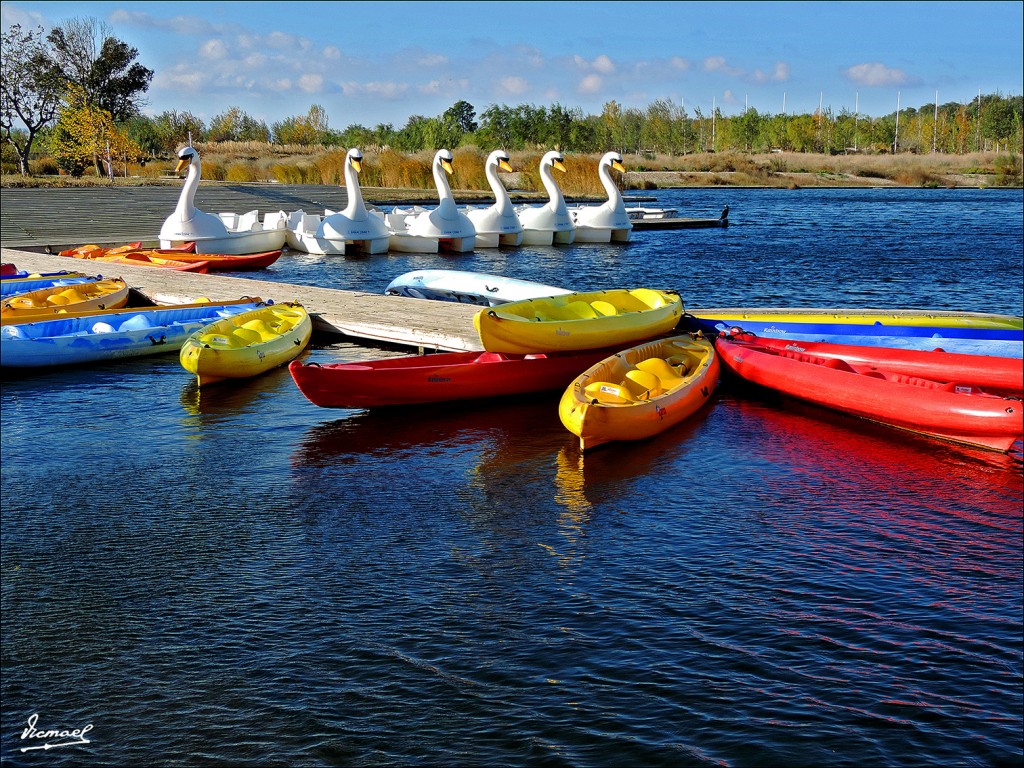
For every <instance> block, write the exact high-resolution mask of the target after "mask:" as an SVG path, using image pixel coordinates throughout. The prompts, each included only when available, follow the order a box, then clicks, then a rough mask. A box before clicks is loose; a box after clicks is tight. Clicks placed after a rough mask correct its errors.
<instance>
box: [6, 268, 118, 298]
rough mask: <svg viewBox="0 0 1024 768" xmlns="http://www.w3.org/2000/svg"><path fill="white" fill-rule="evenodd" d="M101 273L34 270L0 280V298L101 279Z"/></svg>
mask: <svg viewBox="0 0 1024 768" xmlns="http://www.w3.org/2000/svg"><path fill="white" fill-rule="evenodd" d="M102 277H103V276H102V275H87V274H85V273H84V272H35V273H33V274H30V275H25V276H24V277H12V278H10V279H8V278H4V279H2V280H0V298H4V299H6V298H7V297H8V296H16V295H17V294H19V293H28V292H29V291H38V290H40V289H41V288H52V287H55V286H58V285H65V286H66V285H77V284H79V283H91V282H94V281H96V280H101V279H102Z"/></svg>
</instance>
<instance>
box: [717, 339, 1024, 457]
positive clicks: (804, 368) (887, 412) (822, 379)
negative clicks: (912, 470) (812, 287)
mask: <svg viewBox="0 0 1024 768" xmlns="http://www.w3.org/2000/svg"><path fill="white" fill-rule="evenodd" d="M715 347H716V349H717V350H718V353H719V356H720V357H721V358H722V365H723V366H724V367H725V368H726V369H727V370H729V371H730V372H732V373H733V374H734V375H736V376H738V377H739V378H741V379H743V380H745V381H748V382H750V383H752V384H756V385H758V386H761V387H766V388H768V389H771V390H774V391H776V392H778V393H780V394H782V395H786V396H789V397H793V398H796V399H798V400H802V401H804V402H808V403H811V404H813V405H817V406H821V407H823V408H828V409H831V410H834V411H839V412H841V413H845V414H848V415H850V416H856V417H858V418H861V419H866V420H868V421H873V422H876V423H879V424H884V425H886V426H890V427H895V428H897V429H902V430H906V431H909V432H914V433H917V434H921V435H925V436H928V437H933V438H938V439H940V440H946V441H950V442H954V443H961V444H965V445H970V446H974V447H979V448H985V449H989V450H993V451H1000V452H1004V453H1005V452H1006V451H1009V450H1010V449H1011V448H1012V447H1013V444H1014V443H1015V442H1016V441H1018V440H1020V439H1021V438H1024V407H1022V403H1021V400H1020V398H1008V397H1003V396H1000V395H996V394H992V393H989V392H986V391H985V390H984V389H982V388H981V387H978V386H976V385H973V384H969V383H961V382H958V381H948V382H946V381H935V380H932V379H926V378H923V377H920V376H914V375H908V374H905V373H897V372H894V371H890V370H887V369H886V368H885V367H884V366H883V365H881V364H879V365H859V364H856V363H853V364H851V363H850V362H847V361H846V360H844V359H843V358H841V357H832V358H825V357H819V356H817V355H814V354H809V353H806V352H802V351H797V350H791V349H774V348H772V347H770V346H766V345H762V344H760V343H759V340H758V339H757V338H753V339H750V338H749V337H748V338H744V337H743V336H742V335H740V336H735V337H731V338H730V337H726V336H719V337H718V338H717V339H716V341H715ZM943 378H948V377H946V376H944V377H943Z"/></svg>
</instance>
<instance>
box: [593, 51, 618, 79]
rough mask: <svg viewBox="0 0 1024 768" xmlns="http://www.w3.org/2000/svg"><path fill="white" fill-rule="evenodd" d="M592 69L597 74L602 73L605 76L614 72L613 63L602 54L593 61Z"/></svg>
mask: <svg viewBox="0 0 1024 768" xmlns="http://www.w3.org/2000/svg"><path fill="white" fill-rule="evenodd" d="M594 69H596V70H597V71H598V72H603V73H604V74H606V75H607V74H611V73H612V72H614V71H615V62H614V61H612V60H611V59H610V58H609V57H607V56H605V55H604V54H603V53H602V54H601V55H600V56H598V57H597V58H596V59H594Z"/></svg>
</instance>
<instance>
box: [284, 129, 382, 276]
mask: <svg viewBox="0 0 1024 768" xmlns="http://www.w3.org/2000/svg"><path fill="white" fill-rule="evenodd" d="M362 169H363V152H362V150H360V149H358V148H356V147H353V148H352V149H350V150H349V151H348V152H347V153H346V154H345V195H346V199H347V200H348V205H346V206H345V210H343V211H331V210H325V211H324V216H323V219H321V218H320V216H318V215H316V214H307V213H306V212H305V211H295V212H293V213H292V214H290V215H289V216H288V221H287V224H286V229H287V243H288V247H289V248H292V249H293V250H297V251H305V252H306V253H314V254H319V255H325V256H328V255H336V256H344V255H345V252H346V251H349V250H351V251H356V252H358V253H368V254H378V253H387V251H388V245H389V241H390V237H391V233H390V232H389V231H388V227H387V224H385V223H384V215H383V214H381V213H378V212H376V211H370V210H369V209H367V207H366V203H365V202H363V193H362V189H361V188H360V186H359V173H360V172H361V171H362Z"/></svg>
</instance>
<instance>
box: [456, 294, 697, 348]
mask: <svg viewBox="0 0 1024 768" xmlns="http://www.w3.org/2000/svg"><path fill="white" fill-rule="evenodd" d="M682 312H683V302H682V299H680V297H679V294H678V293H675V292H672V291H657V290H654V289H651V288H634V289H632V290H625V289H622V290H610V291H594V292H591V293H567V294H564V295H561V296H551V297H547V298H541V299H526V300H524V301H515V302H510V303H508V304H502V305H500V306H497V307H492V308H491V309H481V310H480V311H479V312H478V313H477V314H476V316H475V317H474V318H473V324H474V325H475V326H476V330H477V333H478V334H479V335H480V341H481V342H482V343H483V346H484V349H486V350H488V351H489V352H510V353H514V354H528V353H530V352H558V351H567V350H581V349H600V348H603V347H614V346H622V345H625V344H630V343H633V342H637V341H641V340H643V339H649V338H652V337H654V336H657V335H659V334H662V333H666V332H668V331H671V330H672V329H673V328H675V327H676V324H677V323H678V322H679V318H680V316H681V315H682Z"/></svg>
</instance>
